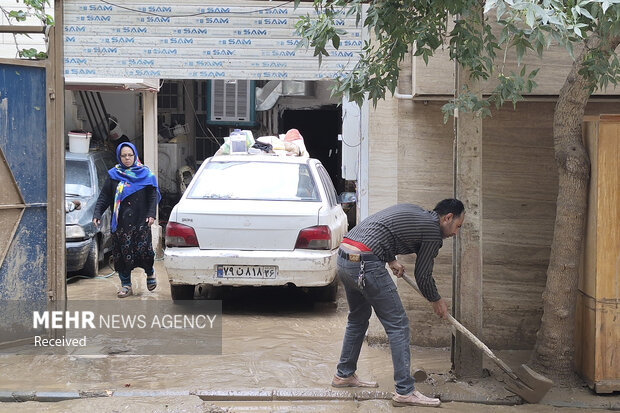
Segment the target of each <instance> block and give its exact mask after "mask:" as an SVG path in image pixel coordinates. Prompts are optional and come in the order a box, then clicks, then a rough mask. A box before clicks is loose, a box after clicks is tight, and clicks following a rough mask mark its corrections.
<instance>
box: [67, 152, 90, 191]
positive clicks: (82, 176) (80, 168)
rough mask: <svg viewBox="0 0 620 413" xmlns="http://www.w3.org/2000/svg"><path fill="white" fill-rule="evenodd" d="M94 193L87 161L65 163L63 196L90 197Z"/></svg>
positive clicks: (68, 161)
mask: <svg viewBox="0 0 620 413" xmlns="http://www.w3.org/2000/svg"><path fill="white" fill-rule="evenodd" d="M93 193H94V190H93V186H92V181H91V174H90V164H89V163H88V161H77V160H67V161H65V194H66V195H67V196H92V195H93Z"/></svg>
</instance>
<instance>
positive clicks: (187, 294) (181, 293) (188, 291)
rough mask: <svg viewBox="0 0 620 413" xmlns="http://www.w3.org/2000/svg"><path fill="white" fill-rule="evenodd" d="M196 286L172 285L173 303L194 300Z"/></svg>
mask: <svg viewBox="0 0 620 413" xmlns="http://www.w3.org/2000/svg"><path fill="white" fill-rule="evenodd" d="M194 290H195V286H193V285H191V284H189V285H188V284H181V285H174V284H170V295H171V296H172V300H173V301H178V300H193V299H194Z"/></svg>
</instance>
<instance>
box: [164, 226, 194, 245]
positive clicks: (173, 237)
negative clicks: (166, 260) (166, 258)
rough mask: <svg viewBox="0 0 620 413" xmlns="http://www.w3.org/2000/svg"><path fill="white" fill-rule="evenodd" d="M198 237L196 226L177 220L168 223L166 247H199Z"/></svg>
mask: <svg viewBox="0 0 620 413" xmlns="http://www.w3.org/2000/svg"><path fill="white" fill-rule="evenodd" d="M197 246H198V238H196V232H195V231H194V228H192V227H189V226H187V225H183V224H179V223H177V222H168V225H166V247H197Z"/></svg>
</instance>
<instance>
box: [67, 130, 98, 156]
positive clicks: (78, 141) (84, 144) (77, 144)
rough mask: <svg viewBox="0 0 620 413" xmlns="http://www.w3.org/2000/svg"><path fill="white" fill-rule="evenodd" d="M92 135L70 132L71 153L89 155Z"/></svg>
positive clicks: (82, 132)
mask: <svg viewBox="0 0 620 413" xmlns="http://www.w3.org/2000/svg"><path fill="white" fill-rule="evenodd" d="M91 136H92V134H91V133H90V132H84V131H71V132H69V152H73V153H88V149H89V148H90V138H91Z"/></svg>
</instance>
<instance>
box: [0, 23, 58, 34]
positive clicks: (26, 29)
mask: <svg viewBox="0 0 620 413" xmlns="http://www.w3.org/2000/svg"><path fill="white" fill-rule="evenodd" d="M46 32H47V26H15V25H0V33H15V34H28V33H41V34H45V33H46Z"/></svg>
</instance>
